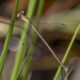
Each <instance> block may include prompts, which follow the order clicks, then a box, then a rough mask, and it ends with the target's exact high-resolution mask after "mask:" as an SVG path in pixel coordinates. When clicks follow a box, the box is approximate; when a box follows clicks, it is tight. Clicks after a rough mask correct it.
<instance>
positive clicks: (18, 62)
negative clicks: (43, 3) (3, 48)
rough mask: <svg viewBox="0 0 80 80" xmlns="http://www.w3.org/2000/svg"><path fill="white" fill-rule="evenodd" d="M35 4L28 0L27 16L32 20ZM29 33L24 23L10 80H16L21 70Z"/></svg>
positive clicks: (34, 0)
mask: <svg viewBox="0 0 80 80" xmlns="http://www.w3.org/2000/svg"><path fill="white" fill-rule="evenodd" d="M36 2H37V0H30V2H29V7H28V11H27V16H28V17H29V18H32V16H33V14H34V9H35V5H36ZM29 31H30V27H29V24H27V23H25V25H24V30H23V32H22V35H21V41H20V46H19V50H18V52H17V55H16V60H15V64H14V68H13V72H12V75H11V80H17V77H18V76H17V73H18V72H19V70H20V68H21V64H22V62H23V59H24V55H25V51H26V47H27V42H28V34H29Z"/></svg>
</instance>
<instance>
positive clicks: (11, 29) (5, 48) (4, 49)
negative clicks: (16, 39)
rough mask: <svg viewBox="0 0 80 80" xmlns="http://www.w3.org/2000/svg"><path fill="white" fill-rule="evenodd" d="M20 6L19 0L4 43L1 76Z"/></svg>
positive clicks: (0, 57) (0, 61)
mask: <svg viewBox="0 0 80 80" xmlns="http://www.w3.org/2000/svg"><path fill="white" fill-rule="evenodd" d="M18 4H19V0H17V1H16V7H15V9H14V13H13V16H12V19H11V24H10V26H9V29H8V33H7V36H6V40H5V43H4V48H3V51H2V54H1V56H0V75H1V73H2V69H3V65H4V61H5V58H6V55H7V51H8V46H9V43H10V40H11V36H12V32H13V25H14V22H15V19H16V14H17V10H18Z"/></svg>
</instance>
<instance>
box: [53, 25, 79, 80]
mask: <svg viewBox="0 0 80 80" xmlns="http://www.w3.org/2000/svg"><path fill="white" fill-rule="evenodd" d="M79 30H80V24H79V25H78V27H77V28H76V31H75V33H74V35H73V37H72V39H71V41H70V43H69V46H68V48H67V50H66V52H65V55H64V57H63V59H62V63H63V64H64V63H65V61H66V58H67V56H68V55H69V52H70V50H71V47H72V45H73V43H74V41H75V39H76V36H77V34H78V32H79ZM60 71H61V66H59V68H58V70H57V72H56V75H55V77H54V79H53V80H57V79H58V76H59V74H60Z"/></svg>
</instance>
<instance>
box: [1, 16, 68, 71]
mask: <svg viewBox="0 0 80 80" xmlns="http://www.w3.org/2000/svg"><path fill="white" fill-rule="evenodd" d="M21 19H22V20H23V21H25V22H28V24H30V25H31V26H32V27H33V29H34V30H35V31H36V33H37V34H38V36H39V37H40V38H41V39H42V41H43V42H44V43H45V45H46V46H47V47H48V49H49V50H50V51H51V53H52V54H53V55H54V57H55V58H56V59H57V61H58V62H59V63H60V64H61V66H62V67H63V68H64V70H65V71H66V70H67V69H66V67H65V66H64V65H63V64H62V63H61V62H60V60H59V59H58V58H57V57H56V55H55V53H54V52H53V50H52V49H51V48H50V46H49V45H48V44H47V42H46V41H45V40H44V38H43V37H42V36H41V35H40V34H39V32H38V31H37V30H36V29H35V28H34V26H33V24H32V22H31V20H30V19H29V18H27V17H25V16H24V15H22V17H21ZM1 22H3V23H4V21H1ZM5 23H6V24H9V22H5ZM61 25H62V24H61ZM14 26H16V27H17V28H18V29H20V30H21V29H23V27H20V26H21V25H17V24H15V25H14Z"/></svg>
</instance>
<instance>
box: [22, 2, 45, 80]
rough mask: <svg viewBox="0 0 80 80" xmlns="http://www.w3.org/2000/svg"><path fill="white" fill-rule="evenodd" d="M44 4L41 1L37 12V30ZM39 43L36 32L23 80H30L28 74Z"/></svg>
mask: <svg viewBox="0 0 80 80" xmlns="http://www.w3.org/2000/svg"><path fill="white" fill-rule="evenodd" d="M43 4H44V0H40V2H39V8H38V11H37V17H38V19H37V20H36V21H37V22H38V23H36V24H35V27H36V29H38V25H39V19H40V16H41V13H42V9H43ZM36 41H37V34H36V32H34V33H33V39H32V45H31V48H30V49H29V52H28V55H27V58H28V59H27V61H26V62H27V64H26V71H25V74H24V76H23V79H22V80H26V79H27V78H28V73H29V69H30V65H31V60H32V55H33V51H34V47H35V44H36Z"/></svg>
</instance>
